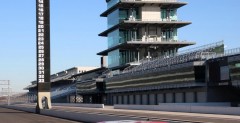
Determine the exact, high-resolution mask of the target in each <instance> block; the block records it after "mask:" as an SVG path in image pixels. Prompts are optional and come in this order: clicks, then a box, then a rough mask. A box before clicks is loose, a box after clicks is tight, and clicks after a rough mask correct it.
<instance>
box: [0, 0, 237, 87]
mask: <svg viewBox="0 0 240 123" xmlns="http://www.w3.org/2000/svg"><path fill="white" fill-rule="evenodd" d="M181 1H184V2H188V3H189V4H188V5H187V6H184V7H182V8H180V9H179V11H178V17H179V19H180V20H185V21H191V22H192V24H191V25H189V26H186V27H183V28H181V29H179V34H178V35H179V38H180V40H188V41H195V42H196V43H197V45H196V46H200V45H204V44H208V43H213V42H216V41H220V40H224V41H225V44H226V45H227V48H228V49H231V48H236V47H240V33H239V30H240V21H239V20H240V16H239V15H240V14H239V12H240V7H239V5H240V0H181ZM0 5H1V7H0V46H1V47H0V80H11V88H13V91H22V89H23V88H24V87H26V86H27V85H29V84H30V82H31V81H33V80H35V79H36V32H35V29H36V27H35V26H36V18H35V17H36V15H35V0H0ZM105 9H106V4H105V0H51V73H56V72H59V71H62V70H65V69H68V68H71V67H74V66H99V64H100V58H99V56H97V55H96V53H97V52H99V51H102V50H104V49H106V47H107V42H106V40H107V39H106V38H103V37H98V34H99V33H100V32H102V31H104V30H105V29H106V28H107V21H106V18H100V16H99V15H100V14H101V13H102V12H103V11H105ZM2 88H4V86H2V85H0V89H1V90H2ZM1 90H0V91H1Z"/></svg>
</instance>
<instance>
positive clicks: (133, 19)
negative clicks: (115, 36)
mask: <svg viewBox="0 0 240 123" xmlns="http://www.w3.org/2000/svg"><path fill="white" fill-rule="evenodd" d="M122 21H127V22H128V21H129V22H132V21H134V22H142V21H147V22H183V21H182V20H177V19H172V18H171V17H169V18H160V19H136V18H128V19H125V20H122Z"/></svg>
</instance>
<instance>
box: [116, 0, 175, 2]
mask: <svg viewBox="0 0 240 123" xmlns="http://www.w3.org/2000/svg"><path fill="white" fill-rule="evenodd" d="M120 1H121V2H133V1H136V2H141V1H147V2H156V1H157V2H178V1H179V0H120Z"/></svg>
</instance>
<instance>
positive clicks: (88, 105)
mask: <svg viewBox="0 0 240 123" xmlns="http://www.w3.org/2000/svg"><path fill="white" fill-rule="evenodd" d="M52 106H70V107H87V108H104V104H75V103H52Z"/></svg>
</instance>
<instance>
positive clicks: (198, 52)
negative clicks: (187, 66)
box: [107, 41, 224, 81]
mask: <svg viewBox="0 0 240 123" xmlns="http://www.w3.org/2000/svg"><path fill="white" fill-rule="evenodd" d="M223 52H224V43H223V41H220V42H216V43H213V44H208V45H204V46H201V47H197V48H193V49H190V50H186V51H182V52H179V53H178V54H175V55H172V56H161V57H158V58H155V59H148V60H142V63H140V65H138V66H134V67H129V68H128V69H125V70H124V71H122V72H121V73H120V74H118V75H115V76H108V78H107V80H108V81H112V80H113V81H114V80H118V79H120V78H122V77H123V76H124V78H127V77H128V76H134V75H133V74H138V73H142V74H144V73H146V71H148V70H154V69H156V68H163V69H165V70H166V69H170V68H172V67H171V66H177V65H181V64H184V63H187V62H192V61H203V60H206V59H210V58H214V57H217V56H218V54H221V55H222V54H223Z"/></svg>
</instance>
